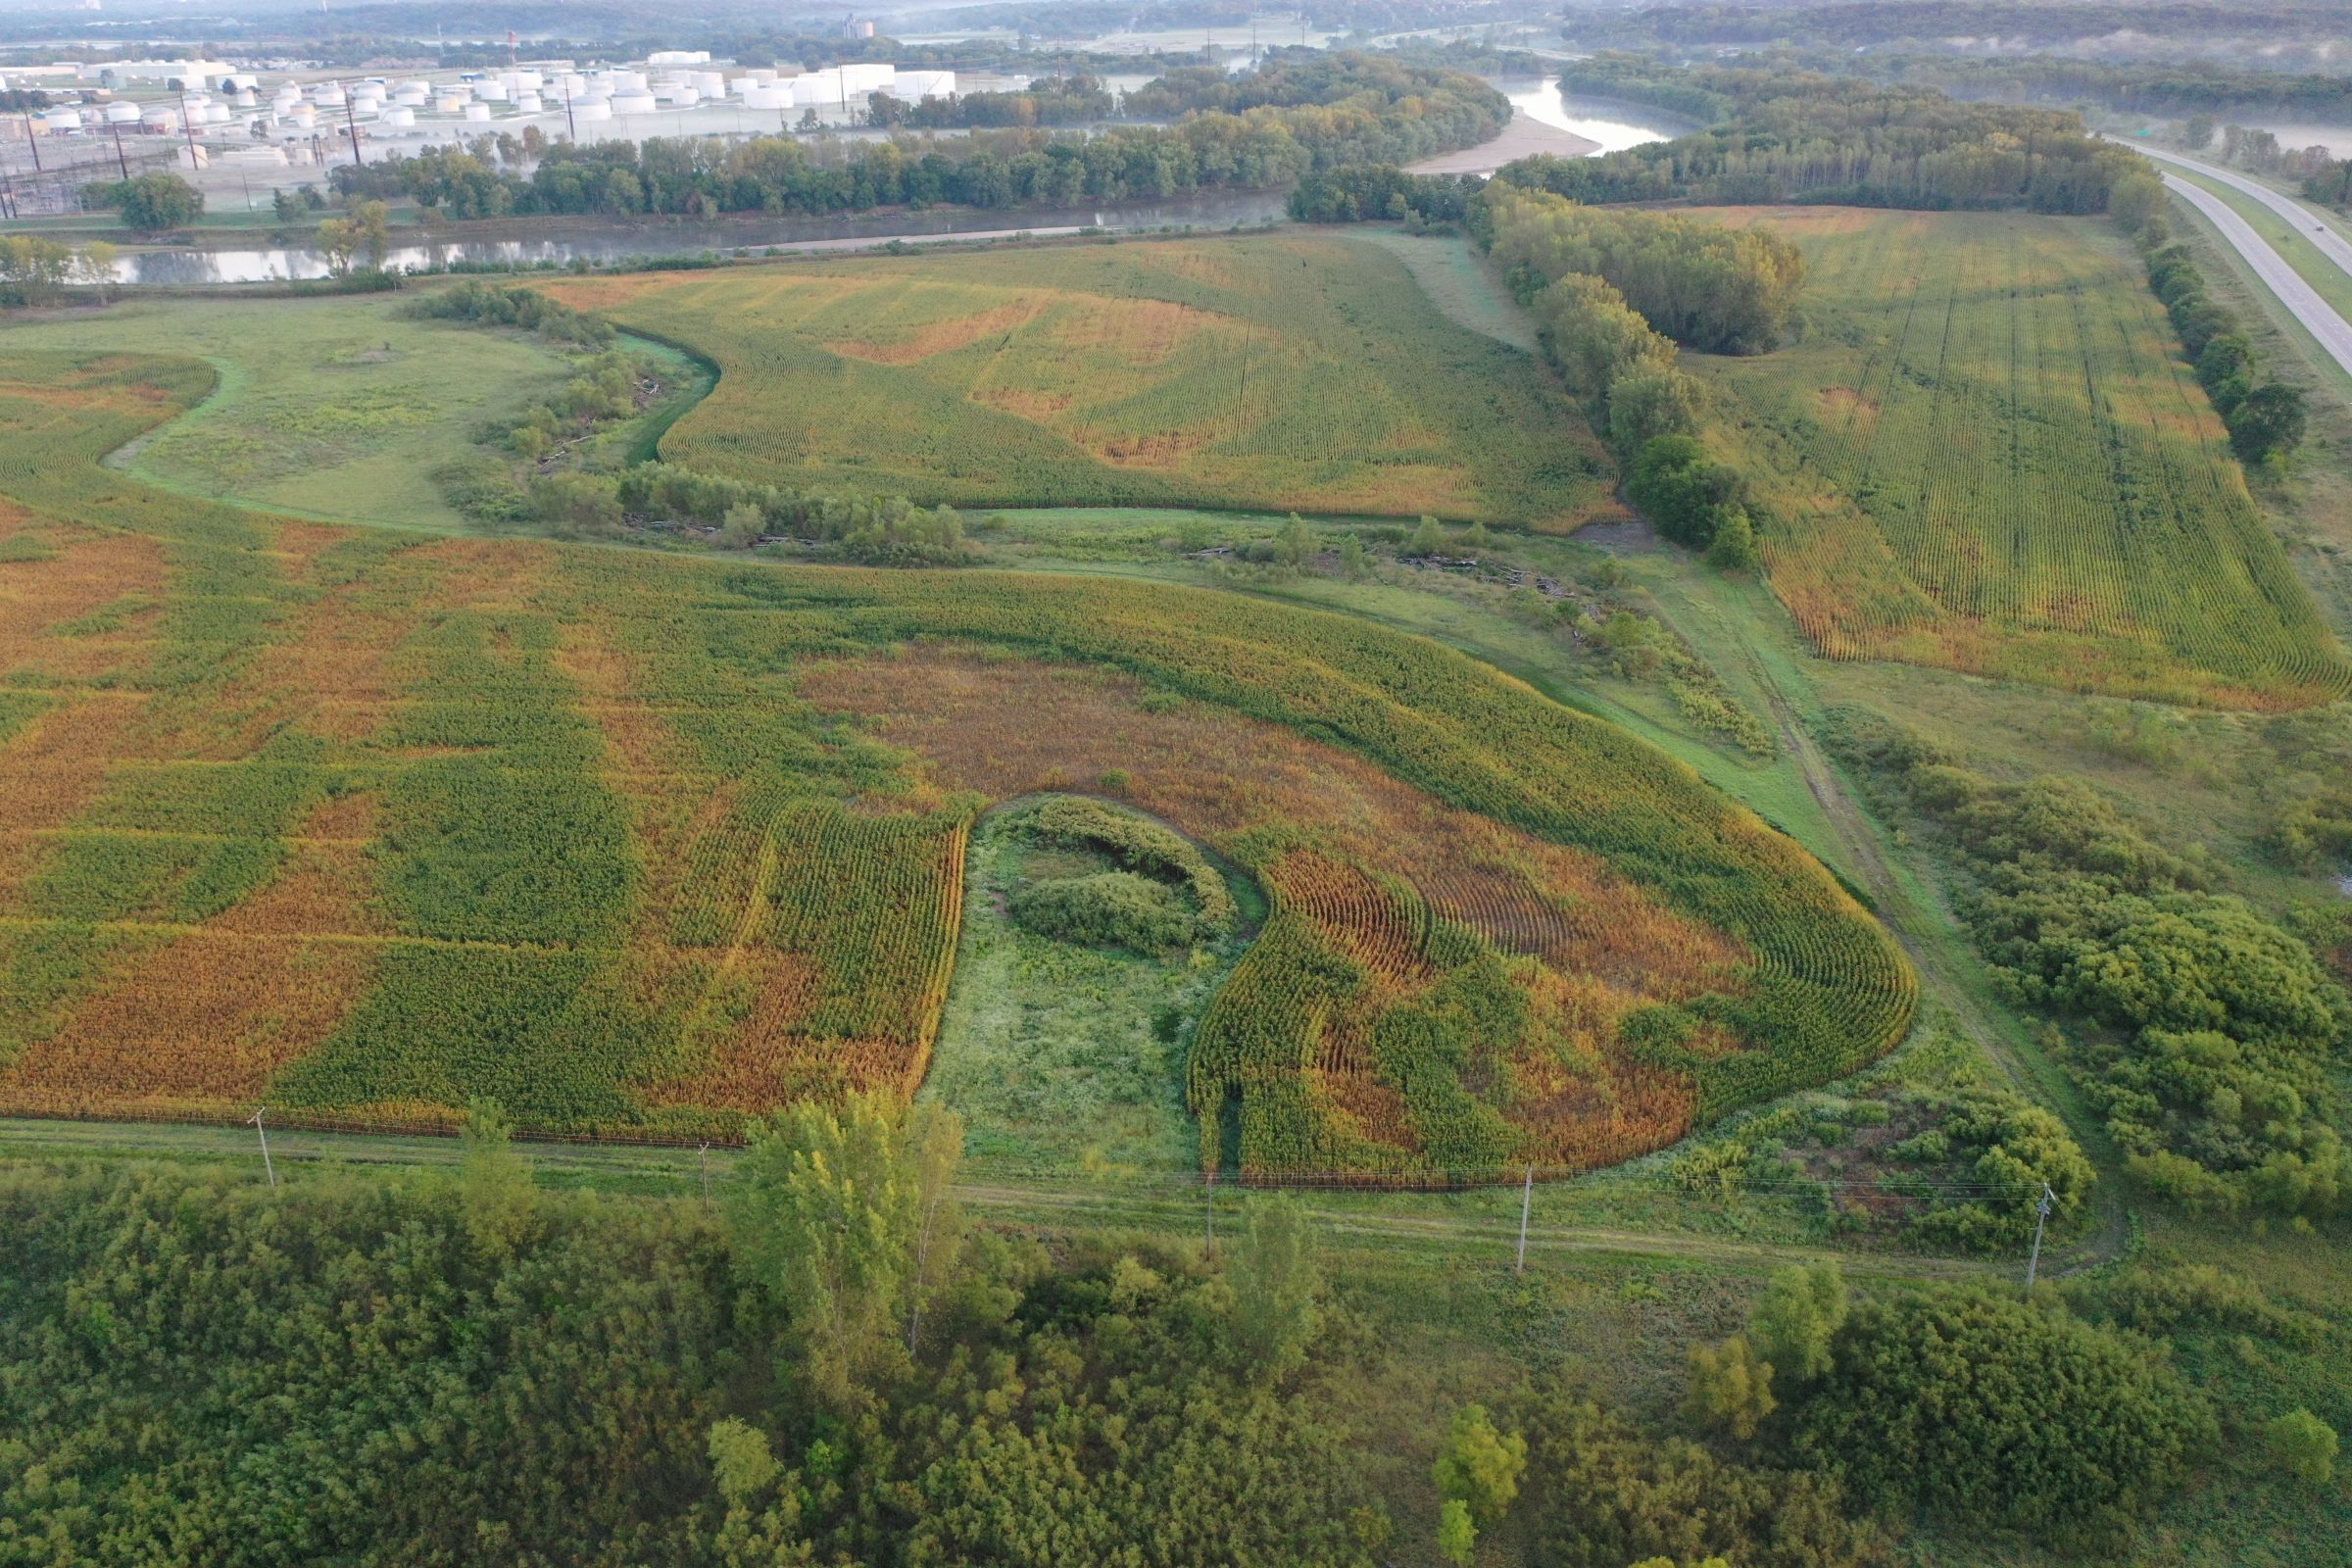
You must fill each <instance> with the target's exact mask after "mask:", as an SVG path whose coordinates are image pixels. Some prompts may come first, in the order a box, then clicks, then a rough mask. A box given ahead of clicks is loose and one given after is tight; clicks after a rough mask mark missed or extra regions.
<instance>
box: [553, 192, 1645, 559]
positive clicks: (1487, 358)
mask: <svg viewBox="0 0 2352 1568" xmlns="http://www.w3.org/2000/svg"><path fill="white" fill-rule="evenodd" d="M539 286H541V287H543V288H544V289H545V290H546V291H547V292H548V293H550V294H553V295H556V296H557V297H559V298H561V299H564V300H565V301H567V302H569V303H571V304H573V305H577V306H580V307H582V308H583V309H594V310H599V311H602V312H604V313H605V314H606V315H608V316H610V317H611V318H612V319H613V320H615V321H617V322H618V323H620V324H621V325H623V326H627V327H632V328H637V329H641V330H643V331H646V332H649V333H652V334H655V335H657V336H660V337H662V338H666V339H670V340H674V341H677V342H681V343H685V344H688V345H690V346H692V347H694V348H695V349H697V350H699V351H701V352H702V353H704V354H707V355H708V356H710V357H711V359H712V360H713V361H714V362H715V363H716V364H717V365H718V366H719V367H720V370H721V375H720V380H719V384H718V387H717V389H716V390H715V391H714V392H713V393H712V395H711V398H710V399H709V400H708V401H707V402H705V403H704V404H703V405H702V406H701V407H699V408H697V409H696V410H695V411H694V412H693V413H691V414H689V415H688V416H687V417H685V418H684V419H682V420H680V421H679V423H678V424H677V425H676V427H675V428H673V429H672V430H671V431H670V432H669V434H668V435H667V436H665V437H664V438H663V441H662V455H663V456H664V457H665V458H667V459H668V460H670V461H671V462H675V463H681V464H685V465H688V466H696V467H705V468H710V469H712V470H715V471H719V472H725V473H731V474H737V475H740V476H743V477H746V478H753V479H760V480H766V481H771V482H775V483H788V484H794V485H801V486H809V485H814V486H826V485H839V486H842V487H845V488H854V489H861V490H870V491H879V492H885V493H903V494H906V495H907V496H910V497H912V498H914V499H916V500H919V501H923V502H926V503H930V502H939V501H945V502H949V503H952V504H955V505H957V506H1069V505H1162V506H1181V505H1191V506H1211V507H1249V508H1259V509H1272V510H1276V511H1297V512H1308V513H1327V514H1336V513H1356V514H1371V515H1399V516H1411V515H1418V514H1422V513H1429V514H1434V515H1439V516H1444V517H1448V518H1458V519H1471V518H1477V519H1483V520H1485V521H1488V522H1500V523H1515V524H1522V525H1525V526H1529V527H1535V528H1543V529H1546V530H1551V531H1562V532H1564V531H1567V530H1569V529H1572V528H1574V527H1576V526H1578V525H1579V524H1581V523H1583V522H1586V521H1589V520H1591V519H1592V518H1593V517H1594V516H1597V515H1610V514H1613V513H1614V510H1615V509H1614V506H1613V504H1612V502H1611V501H1610V489H1611V483H1612V481H1611V478H1610V473H1609V465H1608V460H1607V458H1606V456H1605V454H1604V453H1603V452H1602V451H1601V449H1600V447H1599V445H1598V443H1597V442H1595V441H1594V440H1593V435H1592V433H1591V431H1590V430H1589V429H1588V428H1587V427H1586V425H1585V423H1584V421H1583V419H1582V417H1581V416H1580V415H1579V414H1578V412H1577V410H1576V409H1575V407H1574V405H1573V404H1572V403H1571V402H1570V401H1569V400H1568V399H1567V398H1566V397H1565V396H1564V395H1563V394H1562V393H1561V391H1560V390H1559V388H1558V387H1557V386H1556V384H1555V383H1554V382H1553V381H1552V379H1551V377H1550V375H1549V373H1548V372H1547V371H1546V370H1544V368H1543V367H1542V366H1540V365H1539V364H1537V363H1536V361H1535V360H1534V358H1533V357H1532V356H1530V355H1528V354H1526V353H1523V352H1520V351H1518V350H1515V349H1513V348H1510V347H1508V346H1506V345H1504V344H1502V343H1498V342H1496V341H1495V340H1494V339H1493V338H1491V337H1488V336H1485V335H1483V334H1481V333H1477V332H1473V331H1470V330H1467V329H1465V328H1463V327H1461V326H1457V325H1455V324H1454V323H1453V322H1451V321H1449V320H1447V319H1446V318H1445V317H1444V316H1443V315H1442V314H1441V313H1440V312H1439V310H1438V309H1437V308H1436V307H1435V306H1434V305H1433V304H1432V303H1431V302H1430V299H1429V297H1428V296H1427V295H1426V294H1425V293H1424V292H1423V291H1422V289H1421V287H1420V286H1419V285H1418V284H1417V283H1415V281H1414V280H1413V277H1412V275H1411V274H1410V273H1409V272H1408V271H1407V270H1406V269H1405V268H1404V266H1403V265H1402V264H1401V263H1399V262H1398V261H1397V258H1396V257H1395V256H1394V255H1393V254H1391V253H1390V252H1388V251H1386V250H1384V249H1382V248H1380V247H1378V246H1374V245H1368V244H1364V243H1361V242H1358V241H1354V240H1348V239H1341V238H1325V237H1299V238H1293V237H1283V238H1250V239H1226V240H1170V241H1153V242H1148V243H1122V244H1117V245H1103V246H1068V247H1056V248H1051V249H1040V250H1016V251H1006V252H1001V253H993V254H986V255H977V256H975V255H960V256H955V257H941V258H920V257H917V258H891V257H860V258H857V259H855V260H849V261H841V262H826V263H821V264H801V263H795V264H791V265H786V266H780V267H762V268H753V269H739V270H727V271H723V272H716V273H712V272H695V273H684V274H677V273H649V274H640V275H636V276H627V277H614V278H594V279H585V280H569V279H559V280H551V281H549V282H546V283H544V284H542V285H539Z"/></svg>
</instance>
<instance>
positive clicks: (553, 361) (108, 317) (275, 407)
mask: <svg viewBox="0 0 2352 1568" xmlns="http://www.w3.org/2000/svg"><path fill="white" fill-rule="evenodd" d="M400 303H401V302H400V299H399V297H398V296H397V295H375V296H371V297H358V298H349V299H319V300H253V301H250V302H240V301H218V300H208V301H205V302H203V303H201V304H190V303H188V302H184V301H169V302H167V301H152V300H127V301H124V302H122V303H119V304H116V305H113V306H110V307H108V308H107V309H105V310H103V311H94V312H84V311H75V312H70V313H61V314H56V315H52V316H50V317H48V318H46V319H34V320H27V321H23V322H9V323H6V324H4V325H0V354H8V355H17V354H30V353H40V352H44V351H47V352H70V353H73V354H77V355H93V354H97V355H103V354H123V355H158V354H167V355H193V356H195V357H197V358H200V359H202V360H203V361H204V362H205V363H206V364H207V365H209V366H211V367H212V368H213V371H214V374H215V375H216V377H217V381H216V384H215V386H214V387H213V389H212V391H211V392H210V393H209V394H208V395H207V396H206V398H205V399H204V401H203V402H202V403H201V404H199V405H198V406H197V407H196V408H194V409H192V410H191V411H189V412H188V413H187V414H185V415H183V416H181V417H178V418H176V419H174V420H172V422H171V424H169V425H168V426H165V427H163V428H161V429H158V430H157V431H155V432H154V433H153V434H152V435H151V436H148V437H146V438H143V439H142V440H140V441H139V442H138V443H137V444H136V445H135V446H132V447H130V448H128V449H126V450H125V451H124V452H123V454H121V456H120V457H119V458H118V459H117V460H116V461H117V464H118V466H121V467H122V468H123V470H124V471H125V472H127V473H130V474H132V475H135V476H136V477H137V478H139V479H141V480H142V481H144V482H146V483H148V484H152V485H155V486H157V487H158V488H160V489H165V490H173V491H178V492H180V493H182V494H186V495H192V496H204V497H208V498H211V499H216V500H221V501H228V502H232V503H235V504H238V505H242V506H253V507H261V508H266V509H270V510H272V511H280V512H288V513H294V514H298V515H307V516H316V517H332V518H338V519H342V520H347V521H354V522H371V523H383V524H392V525H396V526H401V527H413V528H428V529H433V530H437V531H459V530H462V529H465V528H466V526H467V524H466V520H465V518H463V517H462V516H460V515H458V514H457V513H456V512H454V511H453V510H451V508H450V506H449V504H448V502H447V501H446V500H444V499H443V497H442V495H441V492H440V490H439V489H438V488H437V487H436V486H435V485H434V483H433V481H432V477H431V474H432V471H433V470H434V469H435V468H437V467H439V466H442V465H443V464H446V463H448V462H450V461H451V460H452V459H453V458H456V457H459V456H461V455H462V454H464V453H465V452H466V450H467V449H468V448H469V446H470V445H471V443H472V441H473V439H474V437H475V434H476V432H477V428H478V427H480V426H482V425H483V424H485V423H486V422H490V421H494V420H496V419H497V418H498V417H500V416H507V417H512V416H514V415H515V413H517V412H518V411H520V410H521V409H524V408H526V407H528V406H529V405H531V404H532V403H534V402H537V401H539V400H541V399H544V398H545V397H547V396H548V395H549V394H550V393H552V392H554V391H556V390H557V389H559V388H560V387H562V386H563V384H564V380H565V379H566V378H567V376H568V375H569V373H570V361H569V360H568V359H566V358H565V356H564V355H562V354H560V353H558V352H556V351H555V350H554V349H552V348H551V347H549V346H548V345H547V344H546V343H545V342H542V341H540V340H538V339H535V338H532V337H529V336H527V335H525V334H522V333H516V332H484V331H478V330H472V329H469V328H466V327H464V326H459V325H455V324H452V323H449V322H444V321H416V320H409V319H405V318H403V317H402V316H401V315H400V314H399V307H400ZM638 347H639V348H640V350H641V351H642V352H645V353H649V354H652V355H655V356H657V357H659V358H660V359H662V361H663V362H665V363H667V364H669V365H671V366H672V367H673V368H674V369H675V371H676V373H677V374H679V375H680V376H691V375H693V374H694V373H695V372H694V371H693V369H692V367H691V363H690V362H689V361H687V360H686V359H685V357H684V356H682V355H678V354H675V353H674V352H672V351H668V350H664V349H662V348H660V347H658V346H657V345H652V344H643V345H638Z"/></svg>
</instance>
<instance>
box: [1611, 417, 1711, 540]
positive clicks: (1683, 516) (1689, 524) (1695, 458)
mask: <svg viewBox="0 0 2352 1568" xmlns="http://www.w3.org/2000/svg"><path fill="white" fill-rule="evenodd" d="M1625 493H1626V495H1627V496H1629V497H1630V498H1631V499H1632V500H1633V503H1634V505H1635V506H1637V507H1640V508H1641V509H1642V515H1644V516H1646V517H1648V518H1649V520H1650V521H1651V522H1652V523H1654V524H1655V525H1656V526H1657V530H1658V532H1660V533H1662V534H1664V535H1665V536H1666V537H1667V538H1669V539H1671V540H1673V541H1674V542H1675V543H1676V544H1678V545H1683V546H1686V547H1688V548H1690V549H1692V550H1704V549H1705V548H1706V547H1707V546H1708V545H1710V544H1712V543H1714V541H1715V534H1716V531H1717V530H1718V529H1719V528H1720V527H1722V525H1723V523H1724V520H1725V518H1726V517H1727V516H1728V515H1730V513H1731V511H1732V510H1733V509H1734V508H1736V507H1737V506H1738V504H1739V498H1740V474H1739V471H1738V470H1737V469H1735V468H1732V467H1730V466H1727V465H1725V464H1720V463H1717V462H1715V461H1714V460H1713V459H1711V458H1709V457H1708V456H1707V449H1706V448H1705V447H1703V446H1701V445H1699V443H1698V442H1697V441H1696V440H1694V439H1692V438H1691V437H1690V436H1687V435H1662V436H1658V437H1656V438H1655V439H1653V440H1651V441H1649V442H1647V443H1645V444H1644V445H1643V446H1642V451H1641V453H1640V455H1639V456H1637V457H1636V458H1635V459H1634V469H1633V472H1632V473H1631V474H1629V475H1627V477H1626V481H1625Z"/></svg>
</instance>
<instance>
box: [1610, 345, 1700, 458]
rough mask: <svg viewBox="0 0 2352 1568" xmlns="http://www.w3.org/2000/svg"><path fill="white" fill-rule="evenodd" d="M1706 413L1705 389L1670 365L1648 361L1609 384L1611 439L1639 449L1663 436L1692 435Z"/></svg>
mask: <svg viewBox="0 0 2352 1568" xmlns="http://www.w3.org/2000/svg"><path fill="white" fill-rule="evenodd" d="M1705 412H1706V389H1705V387H1704V386H1702V385H1701V384H1700V382H1699V380H1698V378H1697V377H1696V376H1694V375H1688V374H1686V373H1684V372H1683V371H1681V370H1678V369H1676V368H1674V367H1672V366H1671V365H1663V364H1655V363H1652V364H1647V365H1644V366H1643V367H1642V368H1640V369H1637V370H1635V371H1633V372H1632V373H1631V374H1628V375H1621V376H1619V377H1617V378H1616V379H1615V380H1613V381H1611V382H1610V383H1609V440H1610V441H1611V442H1612V443H1614V444H1615V446H1616V448H1617V450H1618V451H1620V452H1639V451H1641V450H1642V447H1643V446H1644V445H1645V444H1647V443H1648V442H1649V441H1651V440H1653V439H1655V438H1656V437H1658V436H1662V435H1690V434H1691V433H1692V432H1693V431H1695V430H1696V429H1697V428H1698V421H1699V417H1700V416H1701V415H1703V414H1704V413H1705Z"/></svg>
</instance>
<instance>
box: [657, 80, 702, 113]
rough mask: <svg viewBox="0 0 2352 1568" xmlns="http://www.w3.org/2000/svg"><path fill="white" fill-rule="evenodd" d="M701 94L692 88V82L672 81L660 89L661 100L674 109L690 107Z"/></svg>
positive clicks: (700, 97)
mask: <svg viewBox="0 0 2352 1568" xmlns="http://www.w3.org/2000/svg"><path fill="white" fill-rule="evenodd" d="M702 97H703V95H702V94H701V93H699V92H697V91H695V90H694V84H693V83H692V82H686V81H681V82H674V83H672V84H671V85H669V86H667V87H664V88H662V102H664V103H666V104H668V105H670V106H671V107H672V108H676V109H692V108H693V107H694V106H695V105H696V104H698V103H700V102H701V101H702Z"/></svg>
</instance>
